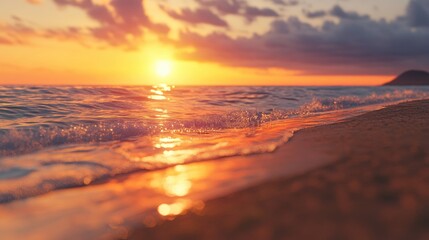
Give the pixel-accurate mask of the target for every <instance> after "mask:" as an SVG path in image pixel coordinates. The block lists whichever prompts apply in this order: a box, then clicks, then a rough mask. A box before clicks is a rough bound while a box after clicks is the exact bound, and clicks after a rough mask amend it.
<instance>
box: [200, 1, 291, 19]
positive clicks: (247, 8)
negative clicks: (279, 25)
mask: <svg viewBox="0 0 429 240" xmlns="http://www.w3.org/2000/svg"><path fill="white" fill-rule="evenodd" d="M196 1H197V2H198V3H199V4H200V7H201V8H203V9H207V8H210V9H213V10H216V11H217V12H219V14H221V15H228V14H230V15H237V16H241V17H243V18H245V19H247V20H248V21H253V20H255V19H256V18H258V17H278V16H279V14H278V13H277V12H276V11H275V10H273V9H271V8H258V7H254V6H252V5H250V4H249V3H248V2H247V1H245V0H196ZM277 2H283V1H278V0H277ZM284 3H286V2H284Z"/></svg>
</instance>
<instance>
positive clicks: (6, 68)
mask: <svg viewBox="0 0 429 240" xmlns="http://www.w3.org/2000/svg"><path fill="white" fill-rule="evenodd" d="M160 63H161V64H160ZM163 66H167V67H168V68H171V69H159V68H160V67H161V68H162V67H163ZM411 68H412V69H422V70H429V0H411V1H410V0H323V1H320V0H7V1H2V2H1V3H0V84H91V85H99V84H116V85H134V84H139V85H140V84H141V85H151V84H155V83H159V82H161V81H162V82H167V83H169V84H175V85H231V84H232V85H376V84H381V83H383V82H385V81H388V80H390V79H391V78H392V77H393V76H394V75H397V74H399V73H400V72H402V71H404V70H408V69H411ZM167 70H170V71H167Z"/></svg>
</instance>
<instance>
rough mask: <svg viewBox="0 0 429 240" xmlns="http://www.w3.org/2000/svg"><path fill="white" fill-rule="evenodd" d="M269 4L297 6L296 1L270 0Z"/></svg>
mask: <svg viewBox="0 0 429 240" xmlns="http://www.w3.org/2000/svg"><path fill="white" fill-rule="evenodd" d="M271 2H272V3H274V4H278V5H283V6H296V5H298V4H299V2H298V0H271Z"/></svg>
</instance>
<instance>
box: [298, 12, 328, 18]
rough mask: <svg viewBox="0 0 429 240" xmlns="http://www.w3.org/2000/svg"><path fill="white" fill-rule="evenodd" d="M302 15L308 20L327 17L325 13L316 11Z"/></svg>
mask: <svg viewBox="0 0 429 240" xmlns="http://www.w3.org/2000/svg"><path fill="white" fill-rule="evenodd" d="M304 14H305V16H306V17H308V18H321V17H325V16H326V15H328V13H327V12H326V11H323V10H318V11H304Z"/></svg>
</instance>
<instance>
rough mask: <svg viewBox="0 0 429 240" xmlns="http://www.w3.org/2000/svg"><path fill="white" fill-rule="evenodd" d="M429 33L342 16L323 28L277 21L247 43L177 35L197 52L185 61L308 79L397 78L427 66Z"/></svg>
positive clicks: (221, 36)
mask: <svg viewBox="0 0 429 240" xmlns="http://www.w3.org/2000/svg"><path fill="white" fill-rule="evenodd" d="M427 39H429V30H428V29H412V28H411V27H410V26H409V25H408V24H407V23H406V22H404V21H402V20H400V19H398V20H396V21H393V22H386V21H384V20H380V21H375V20H371V19H369V18H363V17H357V16H354V17H344V16H343V18H341V19H340V21H339V22H338V23H334V22H330V21H325V23H324V25H323V26H322V27H321V28H317V27H314V26H312V25H310V24H307V23H304V22H302V21H300V20H299V19H297V18H289V19H288V20H276V21H274V22H273V23H272V25H271V28H270V31H268V32H267V33H265V34H262V35H254V36H252V37H249V38H231V37H229V36H227V35H225V34H221V33H214V34H211V35H208V36H200V35H198V34H195V33H191V32H184V33H182V35H181V40H182V42H183V43H187V44H190V45H192V46H194V47H195V48H196V49H197V51H195V52H193V53H184V54H182V55H180V57H182V58H183V59H190V60H197V61H213V62H220V63H224V64H226V65H230V66H241V67H259V68H268V67H278V68H285V69H293V70H299V71H303V72H305V73H307V74H362V73H365V74H395V73H397V71H398V70H399V69H406V68H422V69H425V68H426V69H427V67H428V66H429V41H427Z"/></svg>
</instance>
